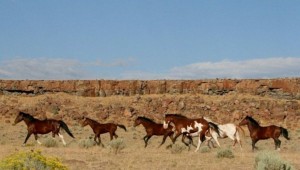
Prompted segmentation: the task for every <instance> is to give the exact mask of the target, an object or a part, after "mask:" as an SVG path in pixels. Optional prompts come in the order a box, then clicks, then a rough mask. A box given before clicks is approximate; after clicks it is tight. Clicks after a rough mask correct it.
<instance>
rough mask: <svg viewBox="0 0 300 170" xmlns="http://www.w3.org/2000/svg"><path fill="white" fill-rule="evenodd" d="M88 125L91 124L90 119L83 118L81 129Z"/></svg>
mask: <svg viewBox="0 0 300 170" xmlns="http://www.w3.org/2000/svg"><path fill="white" fill-rule="evenodd" d="M88 124H89V122H88V119H87V118H86V117H85V116H83V117H82V121H81V127H85V126H86V125H88Z"/></svg>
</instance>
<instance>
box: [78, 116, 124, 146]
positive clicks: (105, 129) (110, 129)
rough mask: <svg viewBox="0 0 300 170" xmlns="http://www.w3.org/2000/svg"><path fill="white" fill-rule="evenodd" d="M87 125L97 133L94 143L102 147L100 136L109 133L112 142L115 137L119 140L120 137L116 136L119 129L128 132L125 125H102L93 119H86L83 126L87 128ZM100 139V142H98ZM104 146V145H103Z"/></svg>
mask: <svg viewBox="0 0 300 170" xmlns="http://www.w3.org/2000/svg"><path fill="white" fill-rule="evenodd" d="M86 125H90V127H91V128H92V129H93V131H94V133H95V137H94V141H95V142H96V143H97V144H98V145H100V144H102V143H101V138H100V134H103V133H109V134H110V140H113V137H115V138H118V135H117V134H116V130H117V127H120V128H122V129H124V130H125V131H127V130H126V127H125V126H124V125H120V124H114V123H105V124H101V123H99V122H97V121H95V120H93V119H90V118H87V117H84V118H83V121H82V124H81V126H82V127H85V126H86ZM97 138H98V142H97ZM102 146H103V144H102Z"/></svg>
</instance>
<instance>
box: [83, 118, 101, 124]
mask: <svg viewBox="0 0 300 170" xmlns="http://www.w3.org/2000/svg"><path fill="white" fill-rule="evenodd" d="M84 118H85V119H87V120H89V121H91V122H93V123H97V124H99V122H97V121H96V120H94V119H91V118H88V117H84Z"/></svg>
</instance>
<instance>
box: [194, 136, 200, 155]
mask: <svg viewBox="0 0 300 170" xmlns="http://www.w3.org/2000/svg"><path fill="white" fill-rule="evenodd" d="M201 143H202V142H201V139H200V136H199V140H198V145H197V149H196V150H195V152H197V151H198V150H199V148H200V145H201Z"/></svg>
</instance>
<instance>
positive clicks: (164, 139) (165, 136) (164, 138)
mask: <svg viewBox="0 0 300 170" xmlns="http://www.w3.org/2000/svg"><path fill="white" fill-rule="evenodd" d="M167 137H168V134H165V135H164V137H163V140H162V142H161V144H160V145H159V147H160V146H161V145H163V144H164V143H165V141H166V139H167Z"/></svg>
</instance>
